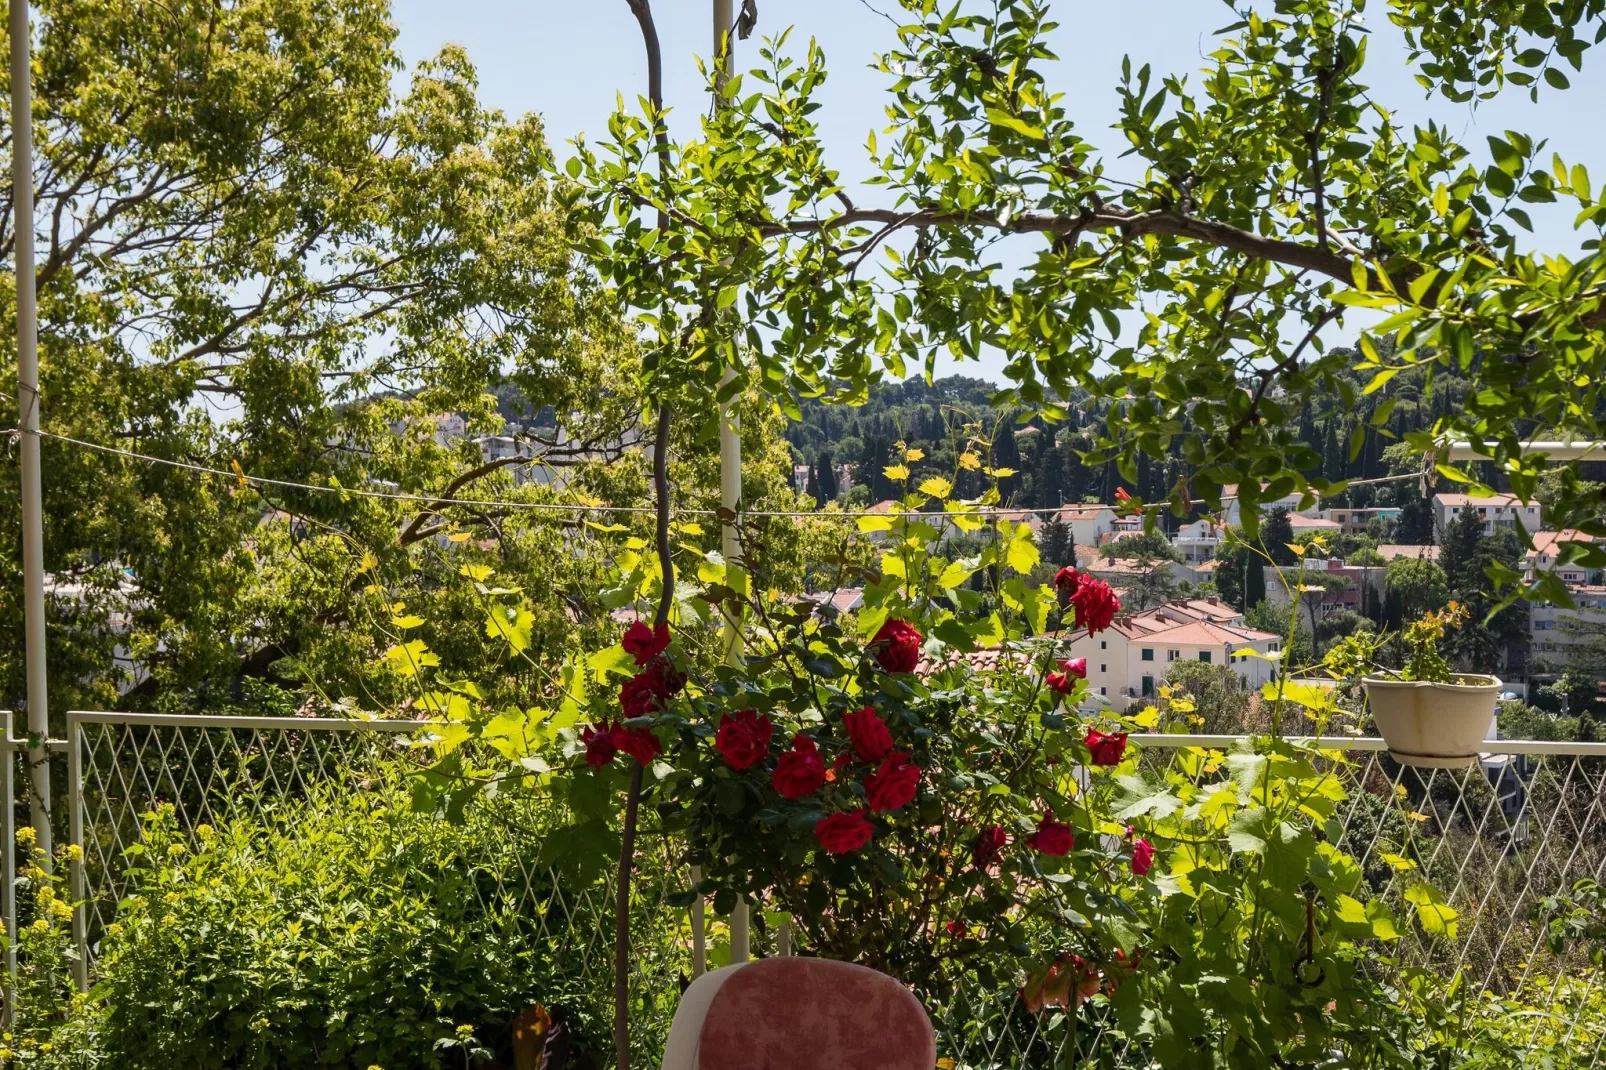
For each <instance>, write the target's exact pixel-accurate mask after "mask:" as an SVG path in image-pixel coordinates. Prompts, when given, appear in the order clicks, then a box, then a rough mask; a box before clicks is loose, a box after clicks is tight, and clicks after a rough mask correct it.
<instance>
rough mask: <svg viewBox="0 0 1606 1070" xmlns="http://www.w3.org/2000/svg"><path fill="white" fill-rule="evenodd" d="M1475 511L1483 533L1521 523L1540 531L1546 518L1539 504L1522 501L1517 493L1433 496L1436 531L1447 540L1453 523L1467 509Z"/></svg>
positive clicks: (1442, 539) (1513, 528) (1528, 528)
mask: <svg viewBox="0 0 1606 1070" xmlns="http://www.w3.org/2000/svg"><path fill="white" fill-rule="evenodd" d="M1469 509H1470V510H1474V511H1475V512H1476V513H1477V515H1478V519H1479V520H1480V521H1482V522H1483V533H1484V534H1485V535H1493V534H1494V533H1495V532H1496V531H1501V530H1515V529H1516V527H1517V522H1518V521H1519V520H1520V521H1521V522H1522V526H1523V527H1524V528H1526V529H1527V530H1529V531H1538V530H1539V528H1540V526H1541V520H1542V519H1543V517H1542V514H1541V510H1540V507H1539V503H1538V502H1523V501H1521V500H1520V499H1518V498H1517V496H1516V495H1514V494H1494V495H1490V496H1488V497H1478V496H1475V495H1472V494H1435V495H1434V496H1433V530H1434V531H1436V532H1438V533H1439V541H1440V542H1442V541H1444V533H1445V532H1446V531H1447V530H1449V527H1450V522H1451V521H1453V520H1454V519H1455V518H1456V517H1458V516H1460V515H1461V513H1462V512H1464V511H1466V510H1469Z"/></svg>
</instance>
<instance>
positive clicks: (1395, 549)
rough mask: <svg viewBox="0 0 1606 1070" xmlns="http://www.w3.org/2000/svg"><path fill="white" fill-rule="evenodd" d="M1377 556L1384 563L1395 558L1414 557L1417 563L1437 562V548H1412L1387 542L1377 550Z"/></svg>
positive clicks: (1408, 545) (1405, 544)
mask: <svg viewBox="0 0 1606 1070" xmlns="http://www.w3.org/2000/svg"><path fill="white" fill-rule="evenodd" d="M1377 552H1378V554H1379V556H1381V557H1382V558H1383V560H1385V561H1393V560H1394V559H1395V558H1397V557H1414V558H1416V559H1417V560H1418V561H1437V560H1438V559H1439V548H1438V547H1437V546H1412V545H1410V544H1407V543H1396V542H1389V543H1384V544H1383V545H1382V546H1379V547H1378V548H1377Z"/></svg>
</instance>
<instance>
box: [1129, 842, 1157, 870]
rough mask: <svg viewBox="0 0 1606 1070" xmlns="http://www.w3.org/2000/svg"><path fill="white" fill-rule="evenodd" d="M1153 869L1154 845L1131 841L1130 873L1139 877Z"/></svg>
mask: <svg viewBox="0 0 1606 1070" xmlns="http://www.w3.org/2000/svg"><path fill="white" fill-rule="evenodd" d="M1153 868H1154V844H1152V843H1150V842H1149V841H1148V840H1143V839H1139V840H1134V841H1132V872H1133V873H1135V874H1137V875H1138V876H1139V877H1141V876H1143V875H1144V874H1145V873H1147V872H1149V870H1151V869H1153Z"/></svg>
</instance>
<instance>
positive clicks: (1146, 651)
mask: <svg viewBox="0 0 1606 1070" xmlns="http://www.w3.org/2000/svg"><path fill="white" fill-rule="evenodd" d="M1143 660H1144V661H1153V660H1154V648H1153V647H1152V646H1146V647H1144V648H1143Z"/></svg>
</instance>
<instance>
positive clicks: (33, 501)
mask: <svg viewBox="0 0 1606 1070" xmlns="http://www.w3.org/2000/svg"><path fill="white" fill-rule="evenodd" d="M10 15H11V202H12V206H13V209H14V210H15V225H14V227H13V230H14V232H15V236H16V242H15V244H16V252H17V256H16V276H17V429H18V430H19V431H20V432H21V435H20V436H19V437H20V438H21V441H20V442H19V443H18V446H19V448H20V450H21V453H22V584H23V618H24V621H25V628H24V634H25V636H26V656H27V667H28V738H29V742H30V746H29V749H28V771H29V774H30V777H29V779H30V780H31V781H32V782H33V797H32V799H31V800H30V802H29V810H30V811H31V812H32V814H33V827H34V832H35V834H36V835H37V837H38V839H37V842H38V844H39V849H40V850H42V851H43V852H44V853H45V858H46V859H48V858H50V855H51V842H50V765H49V754H50V752H49V751H48V750H47V749H46V747H45V740H46V739H48V738H49V736H50V704H49V700H48V698H47V697H46V694H45V534H44V504H43V495H42V493H41V491H40V478H39V308H38V303H37V300H36V295H35V293H34V252H33V84H32V82H33V77H32V69H31V63H30V61H29V56H28V52H29V45H30V43H31V41H30V34H29V29H28V0H11V12H10Z"/></svg>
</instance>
